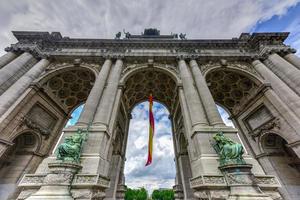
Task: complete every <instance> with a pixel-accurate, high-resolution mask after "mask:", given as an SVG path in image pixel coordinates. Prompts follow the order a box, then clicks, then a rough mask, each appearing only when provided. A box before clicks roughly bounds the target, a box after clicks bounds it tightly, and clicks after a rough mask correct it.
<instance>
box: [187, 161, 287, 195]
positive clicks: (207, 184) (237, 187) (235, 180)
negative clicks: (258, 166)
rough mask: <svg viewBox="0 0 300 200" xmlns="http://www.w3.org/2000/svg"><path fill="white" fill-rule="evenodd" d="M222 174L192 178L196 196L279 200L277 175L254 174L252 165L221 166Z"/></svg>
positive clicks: (191, 182)
mask: <svg viewBox="0 0 300 200" xmlns="http://www.w3.org/2000/svg"><path fill="white" fill-rule="evenodd" d="M219 169H220V170H221V172H222V174H216V175H212V174H208V175H201V176H199V177H196V178H192V179H191V180H190V184H191V187H192V188H193V189H194V190H195V193H194V195H195V197H197V198H198V199H203V200H204V199H207V200H208V199H209V200H217V199H218V200H221V199H222V200H225V199H230V200H244V199H245V200H252V199H253V200H275V199H276V200H279V199H282V197H281V196H280V194H279V192H278V190H277V189H278V188H279V187H280V184H279V182H278V180H277V179H276V177H274V176H268V175H254V174H252V172H251V169H252V165H250V164H244V165H226V166H222V167H219Z"/></svg>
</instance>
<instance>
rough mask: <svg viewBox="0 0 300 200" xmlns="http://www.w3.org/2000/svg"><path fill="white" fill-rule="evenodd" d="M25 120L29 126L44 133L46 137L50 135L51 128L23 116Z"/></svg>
mask: <svg viewBox="0 0 300 200" xmlns="http://www.w3.org/2000/svg"><path fill="white" fill-rule="evenodd" d="M23 122H24V124H25V125H26V126H27V127H28V128H30V129H32V130H34V131H37V132H38V133H40V134H41V135H44V136H46V137H49V135H50V133H51V130H49V129H45V128H43V127H41V126H40V125H39V124H37V123H36V122H34V121H33V120H31V119H29V118H27V117H24V118H23Z"/></svg>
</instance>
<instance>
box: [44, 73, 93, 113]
mask: <svg viewBox="0 0 300 200" xmlns="http://www.w3.org/2000/svg"><path fill="white" fill-rule="evenodd" d="M94 82H95V75H94V73H93V72H92V71H90V70H89V69H86V68H77V69H74V68H70V70H67V71H63V72H61V73H58V74H57V75H56V76H54V77H51V78H50V79H49V80H48V81H46V82H45V83H44V84H43V89H44V91H45V92H46V93H47V94H48V95H49V96H50V97H51V98H52V99H53V100H54V101H55V102H56V103H58V104H59V105H61V106H62V107H63V108H65V110H66V111H67V112H68V113H69V112H71V111H72V110H73V109H74V108H75V107H77V106H78V105H79V104H81V103H82V102H84V101H86V99H87V97H88V95H89V93H90V91H91V89H92V87H93V85H94Z"/></svg>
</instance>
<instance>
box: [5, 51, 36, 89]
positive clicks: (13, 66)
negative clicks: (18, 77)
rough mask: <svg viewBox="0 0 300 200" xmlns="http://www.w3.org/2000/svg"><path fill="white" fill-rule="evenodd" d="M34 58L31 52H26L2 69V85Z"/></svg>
mask: <svg viewBox="0 0 300 200" xmlns="http://www.w3.org/2000/svg"><path fill="white" fill-rule="evenodd" d="M32 58H33V56H32V55H31V54H30V53H27V52H24V53H23V54H22V55H20V56H19V57H17V58H16V59H14V60H13V61H12V62H10V63H8V64H7V65H5V66H4V67H3V68H2V69H0V87H1V86H2V84H3V83H5V82H6V81H7V80H8V79H9V78H10V77H12V76H13V75H14V74H15V73H16V72H17V71H19V70H20V69H21V68H22V67H23V66H24V65H25V64H26V63H27V62H28V61H29V60H30V59H32Z"/></svg>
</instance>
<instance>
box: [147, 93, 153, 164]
mask: <svg viewBox="0 0 300 200" xmlns="http://www.w3.org/2000/svg"><path fill="white" fill-rule="evenodd" d="M152 106H153V97H152V94H150V96H149V123H150V126H149V142H148V159H147V163H146V166H148V165H150V164H151V163H152V151H153V135H154V117H153V112H152Z"/></svg>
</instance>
